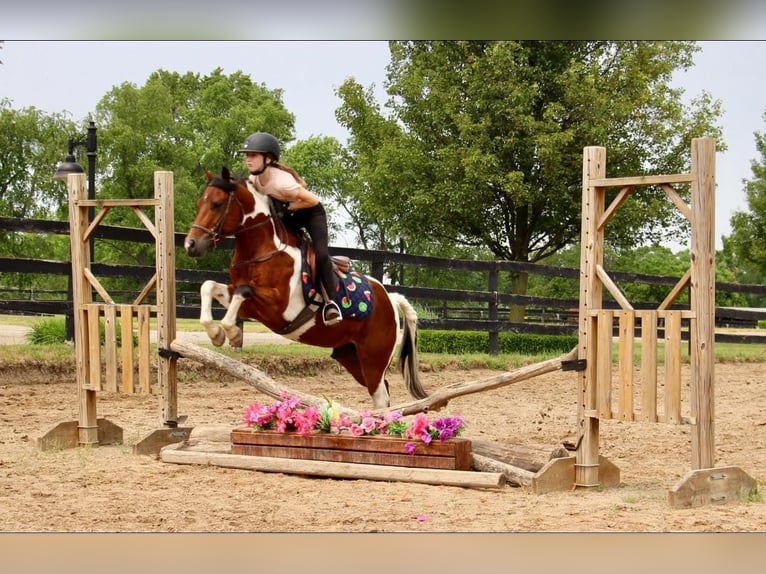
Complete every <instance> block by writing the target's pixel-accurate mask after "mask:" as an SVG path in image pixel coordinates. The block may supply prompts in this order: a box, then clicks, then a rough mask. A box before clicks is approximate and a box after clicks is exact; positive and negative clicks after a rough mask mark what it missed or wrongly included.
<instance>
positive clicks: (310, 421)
mask: <svg viewBox="0 0 766 574" xmlns="http://www.w3.org/2000/svg"><path fill="white" fill-rule="evenodd" d="M293 419H294V421H295V430H296V432H297V433H298V434H299V435H301V436H306V435H308V434H311V432H312V431H313V430H314V427H315V426H316V424H317V422H318V421H319V409H317V408H316V407H313V406H311V407H306V409H304V410H303V411H296V412H295V413H294V414H293Z"/></svg>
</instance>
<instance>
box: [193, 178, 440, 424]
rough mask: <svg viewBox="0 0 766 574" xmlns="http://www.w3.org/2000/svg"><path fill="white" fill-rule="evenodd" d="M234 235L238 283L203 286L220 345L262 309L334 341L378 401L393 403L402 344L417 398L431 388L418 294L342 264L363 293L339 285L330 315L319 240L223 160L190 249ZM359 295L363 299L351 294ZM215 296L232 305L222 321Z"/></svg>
mask: <svg viewBox="0 0 766 574" xmlns="http://www.w3.org/2000/svg"><path fill="white" fill-rule="evenodd" d="M231 235H233V236H234V253H233V255H232V259H231V263H230V266H229V278H230V283H229V284H228V285H226V284H224V283H218V282H216V281H212V280H208V281H205V282H204V283H203V284H202V286H201V288H200V295H201V310H200V323H201V324H202V325H203V326H204V327H205V331H206V332H207V335H208V337H210V340H211V341H212V343H213V344H214V345H216V346H221V345H223V343H224V341H225V340H226V339H227V338H228V339H229V342H230V344H231V346H232V347H235V348H241V346H242V340H243V336H242V330H241V328H240V327H239V326H238V319H255V320H257V321H260V322H261V323H262V324H263V325H265V326H266V327H268V328H269V329H271V330H272V331H274V332H275V333H279V334H281V335H283V336H284V337H287V338H288V339H290V340H293V341H297V342H300V343H304V344H307V345H313V346H318V347H328V348H332V355H331V356H332V358H333V359H335V360H336V361H337V362H338V363H340V364H341V365H343V367H344V368H345V369H346V370H347V371H348V372H349V373H350V374H351V375H352V376H353V377H354V379H356V381H357V382H358V383H359V384H361V385H362V386H363V387H365V388H366V389H367V391H368V392H369V394H370V397H371V398H372V403H373V408H375V409H380V408H386V407H388V406H389V402H390V399H389V392H388V381H386V379H385V372H386V370H387V368H388V366H389V365H390V364H391V362H392V360H393V358H394V351H395V349H396V347H397V345H398V347H399V359H398V360H399V368H400V370H401V373H402V376H403V378H404V382H405V385H406V387H407V390H408V391H409V393H410V394H411V395H412V396H413V397H414V398H416V399H423V398H426V397H427V394H426V393H425V391H424V390H423V387H422V386H421V384H420V381H419V378H418V360H417V346H416V343H417V314H416V312H415V309H413V307H412V305H411V304H410V303H409V301H407V299H406V298H405V297H404V296H403V295H401V294H398V293H389V292H387V291H386V289H385V288H384V287H383V285H382V284H381V283H380V282H379V281H377V280H375V279H374V278H372V277H365V276H363V275H359V274H358V273H343V272H340V271H338V270H337V269H336V273H337V274H338V283H339V290H340V289H341V288H344V289H346V288H349V289H351V290H353V291H354V293H351V292H349V293H347V294H346V295H343V293H338V294H337V296H336V298H335V300H336V301H340V305H339V306H340V308H341V309H342V312H343V317H344V319H343V321H341V322H340V323H337V324H335V325H329V326H328V325H325V324H324V322H323V321H322V316H321V309H322V303H323V301H322V299H321V297H320V298H317V294H316V293H315V291H317V289H308V290H307V289H306V288H305V286H306V285H307V284H308V286H310V285H311V282H312V275H313V274H312V271H311V268H310V265H309V264H307V261H309V262H310V261H311V257H310V255H311V249H310V241H309V240H308V239H307V238H305V237H303V236H301V235H299V234H298V233H297V232H296V231H295V230H293V229H290V228H289V226H287V225H285V223H284V222H283V221H282V219H280V217H278V215H277V214H276V211H275V209H274V205H273V202H272V200H271V199H270V198H269V197H268V196H266V195H263V194H261V193H258V192H257V191H256V190H255V189H254V188H253V187H252V186H248V185H247V182H246V181H245V180H243V179H234V178H232V177H231V176H230V174H229V170H228V169H227V168H223V170H222V172H221V175H220V176H214V175H213V174H211V173H210V172H207V185H206V187H205V190H204V192H203V193H202V196H201V197H200V198H199V199H198V200H197V215H196V217H195V219H194V223H193V224H192V226H191V229H190V230H189V232H188V234H187V235H186V238H185V240H184V249H185V251H186V253H187V254H188V255H190V256H191V257H202V256H203V255H205V254H206V253H208V252H209V251H210V250H211V249H214V248H215V247H216V245H217V244H218V242H219V241H220V240H221V239H222V238H223V237H225V236H231ZM306 250H308V251H306ZM307 256H308V257H307ZM352 295H353V297H356V298H357V299H356V300H357V301H358V303H355V304H352V302H351V301H352V297H351V296H352ZM360 295H361V297H362V298H361V300H359V299H358V298H359V297H360ZM341 296H342V298H341V299H338V298H337V297H341ZM312 297H313V298H312ZM213 299H216V300H217V301H218V302H219V303H220V304H221V305H223V306H224V307H225V308H226V310H227V311H226V314H225V316H224V317H223V319H222V320H221V322H220V325H218V324H216V323H215V321H214V320H213V315H212V302H213ZM351 311H353V312H351ZM400 312H401V314H402V316H403V319H404V320H403V321H402V323H403V325H402V327H401V328H400V326H399V325H400V322H399V313H400Z"/></svg>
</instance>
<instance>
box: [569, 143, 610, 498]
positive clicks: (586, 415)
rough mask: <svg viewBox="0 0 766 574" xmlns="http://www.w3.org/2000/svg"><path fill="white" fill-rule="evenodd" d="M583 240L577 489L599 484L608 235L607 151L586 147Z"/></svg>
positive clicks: (583, 177) (602, 148)
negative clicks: (600, 327) (600, 325)
mask: <svg viewBox="0 0 766 574" xmlns="http://www.w3.org/2000/svg"><path fill="white" fill-rule="evenodd" d="M582 171H583V173H582V179H583V196H582V236H581V250H580V319H579V342H578V358H579V359H581V360H582V359H585V360H586V368H585V370H583V371H580V372H579V374H578V397H577V420H578V426H577V437H578V443H579V448H578V449H577V457H576V460H575V478H574V483H575V486H578V487H593V486H597V485H598V484H599V479H598V467H599V456H598V451H599V444H598V433H599V427H598V423H599V419H598V414H597V404H598V402H597V399H598V397H597V394H596V380H597V372H596V369H597V361H596V353H595V350H596V331H597V329H596V319H595V318H594V317H592V316H591V314H590V311H591V310H593V309H600V308H601V300H602V287H601V282H600V280H599V278H598V273H597V268H598V267H599V266H601V265H603V260H604V251H603V248H604V246H603V242H604V232H603V229H600V228H599V225H598V222H599V220H600V219H601V216H602V215H603V213H604V203H605V199H604V198H605V193H604V188H598V187H595V186H593V185H592V184H591V181H590V180H591V179H595V178H604V177H605V176H606V148H604V147H596V146H593V147H586V148H585V150H584V154H583V167H582Z"/></svg>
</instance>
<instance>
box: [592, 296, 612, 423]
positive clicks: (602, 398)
mask: <svg viewBox="0 0 766 574" xmlns="http://www.w3.org/2000/svg"><path fill="white" fill-rule="evenodd" d="M597 321H598V324H597V327H596V332H597V349H598V352H597V354H596V358H597V361H598V365H597V366H596V381H597V383H596V384H597V387H598V389H597V392H598V416H599V417H600V418H602V419H611V418H612V325H613V324H614V311H599V313H598V319H597Z"/></svg>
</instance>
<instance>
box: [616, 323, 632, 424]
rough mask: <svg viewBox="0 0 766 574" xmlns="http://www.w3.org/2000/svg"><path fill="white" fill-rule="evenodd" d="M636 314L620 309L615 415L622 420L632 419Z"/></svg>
mask: <svg viewBox="0 0 766 574" xmlns="http://www.w3.org/2000/svg"><path fill="white" fill-rule="evenodd" d="M635 322H636V315H635V313H633V312H632V311H620V326H619V332H620V337H619V351H618V356H619V381H620V391H619V395H618V401H617V417H618V418H619V419H620V420H623V421H632V420H633V347H634V328H635Z"/></svg>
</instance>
